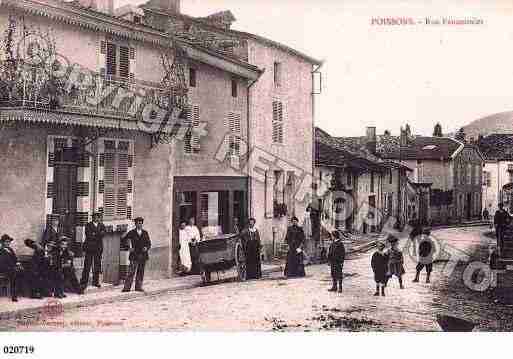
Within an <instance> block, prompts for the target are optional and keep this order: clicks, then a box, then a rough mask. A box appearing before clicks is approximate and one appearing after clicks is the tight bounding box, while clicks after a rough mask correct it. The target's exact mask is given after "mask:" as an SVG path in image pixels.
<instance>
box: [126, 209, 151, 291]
mask: <svg viewBox="0 0 513 359" xmlns="http://www.w3.org/2000/svg"><path fill="white" fill-rule="evenodd" d="M134 223H135V229H133V230H131V231H130V232H128V233H127V234H126V236H125V238H124V240H125V241H126V242H127V245H128V247H129V248H130V255H129V257H128V259H129V260H130V266H129V267H128V273H127V276H126V279H125V286H124V288H123V292H130V290H131V288H132V282H133V281H134V275H135V273H136V272H137V275H136V278H135V290H136V291H137V292H144V290H143V288H142V285H143V281H144V268H145V266H146V262H147V261H148V259H149V256H148V251H149V250H150V248H151V240H150V235H149V234H148V232H147V231H145V230H144V229H143V224H144V219H143V218H141V217H137V218H136V219H134Z"/></svg>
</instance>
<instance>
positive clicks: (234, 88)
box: [231, 77, 239, 98]
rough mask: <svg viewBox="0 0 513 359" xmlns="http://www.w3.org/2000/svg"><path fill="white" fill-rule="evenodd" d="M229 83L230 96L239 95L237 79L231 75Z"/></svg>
mask: <svg viewBox="0 0 513 359" xmlns="http://www.w3.org/2000/svg"><path fill="white" fill-rule="evenodd" d="M231 85H232V97H233V98H237V97H239V82H238V81H237V79H236V78H235V77H232V81H231Z"/></svg>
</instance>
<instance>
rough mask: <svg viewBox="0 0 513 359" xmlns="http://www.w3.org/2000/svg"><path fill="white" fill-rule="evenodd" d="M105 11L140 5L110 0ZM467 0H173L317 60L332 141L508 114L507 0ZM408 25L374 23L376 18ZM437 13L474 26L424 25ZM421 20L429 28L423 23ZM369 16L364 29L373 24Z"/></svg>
mask: <svg viewBox="0 0 513 359" xmlns="http://www.w3.org/2000/svg"><path fill="white" fill-rule="evenodd" d="M115 2H116V3H115V6H121V5H124V4H133V5H139V4H141V3H144V2H145V1H144V0H143V1H141V0H115ZM483 3H484V2H483V1H482V2H481V4H479V3H478V1H472V0H466V1H461V0H453V1H447V0H446V1H435V0H431V1H429V0H424V1H421V0H417V1H415V0H410V1H401V0H373V1H371V0H347V1H344V0H316V1H313V0H274V1H270V0H258V1H256V0H246V1H241V0H183V1H182V12H183V13H185V14H188V15H192V16H205V15H208V14H211V13H214V12H216V11H220V10H227V9H229V10H231V11H232V12H233V14H234V15H235V17H236V18H237V21H236V22H235V24H234V25H233V28H234V29H237V30H242V31H248V32H252V33H256V34H259V35H262V36H265V37H268V38H270V39H273V40H275V41H278V42H281V43H283V44H287V45H289V46H291V47H293V48H295V49H297V50H300V51H302V52H304V53H306V54H308V55H310V56H312V57H314V58H316V59H320V60H324V61H325V64H324V66H323V67H322V73H323V91H322V94H321V95H319V96H318V98H317V100H316V101H317V102H316V108H317V111H316V118H315V121H316V125H317V126H319V127H321V128H322V129H324V130H326V131H328V132H329V133H330V134H332V135H334V136H358V135H364V133H365V127H366V126H375V127H377V132H378V134H380V133H383V131H384V130H389V131H391V132H392V134H398V133H399V128H400V127H401V126H402V125H404V124H406V123H409V124H410V126H411V128H412V131H413V132H414V133H417V134H423V135H431V134H432V132H433V127H434V125H435V124H436V122H440V123H441V124H442V128H443V131H444V132H452V131H455V130H457V129H458V128H460V127H461V126H463V125H465V124H467V123H469V122H471V121H473V120H476V119H478V118H481V117H484V116H487V115H491V114H494V113H498V112H503V111H511V110H513V21H511V18H512V17H511V16H512V14H513V3H511V2H509V4H508V1H501V0H496V1H487V2H486V5H484V4H483ZM398 17H401V18H408V19H411V21H413V22H414V24H412V25H380V24H379V22H380V21H381V20H380V19H382V18H398ZM444 17H450V18H453V19H474V20H479V21H482V24H472V25H448V24H445V25H444V24H443V23H442V24H439V25H437V24H434V22H436V20H439V21H440V22H441V21H443V18H444ZM426 18H428V19H429V23H430V24H426V20H425V19H426ZM373 19H374V24H373Z"/></svg>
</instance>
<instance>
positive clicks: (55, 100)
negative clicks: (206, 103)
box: [0, 72, 186, 120]
mask: <svg viewBox="0 0 513 359" xmlns="http://www.w3.org/2000/svg"><path fill="white" fill-rule="evenodd" d="M39 75H40V74H39ZM17 77H18V78H14V81H10V82H9V81H0V108H28V109H45V110H53V111H62V112H71V113H79V114H87V115H95V116H105V117H120V118H123V119H134V120H135V119H138V118H142V112H143V109H144V107H145V106H147V105H148V104H153V105H156V107H153V108H154V109H155V110H158V109H159V108H161V109H168V108H171V106H173V105H176V104H177V102H178V101H180V100H181V99H184V98H185V95H186V90H182V91H181V93H176V90H175V91H173V90H169V89H164V88H163V87H162V86H160V84H156V83H151V82H143V81H134V80H130V79H122V78H114V77H111V76H100V75H96V74H93V75H90V77H89V78H88V79H87V81H86V80H84V79H83V78H82V81H81V82H77V85H74V84H71V82H70V81H69V79H56V80H50V79H48V77H47V76H44V75H43V76H38V74H36V73H35V72H34V73H30V72H25V73H23V74H20V75H19V76H17ZM9 84H12V85H9ZM180 105H183V104H180Z"/></svg>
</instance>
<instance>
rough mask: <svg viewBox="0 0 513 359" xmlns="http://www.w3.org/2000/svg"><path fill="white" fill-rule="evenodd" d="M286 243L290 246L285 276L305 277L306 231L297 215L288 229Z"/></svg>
mask: <svg viewBox="0 0 513 359" xmlns="http://www.w3.org/2000/svg"><path fill="white" fill-rule="evenodd" d="M285 243H287V245H288V246H289V252H288V253H287V264H286V265H285V276H286V277H287V278H293V277H304V276H305V265H304V262H303V245H304V243H305V233H304V232H303V228H301V227H299V220H298V219H297V217H292V226H290V227H289V228H288V229H287V235H286V236H285Z"/></svg>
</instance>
